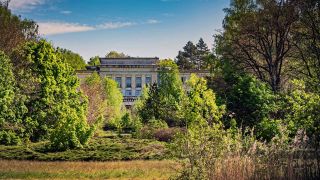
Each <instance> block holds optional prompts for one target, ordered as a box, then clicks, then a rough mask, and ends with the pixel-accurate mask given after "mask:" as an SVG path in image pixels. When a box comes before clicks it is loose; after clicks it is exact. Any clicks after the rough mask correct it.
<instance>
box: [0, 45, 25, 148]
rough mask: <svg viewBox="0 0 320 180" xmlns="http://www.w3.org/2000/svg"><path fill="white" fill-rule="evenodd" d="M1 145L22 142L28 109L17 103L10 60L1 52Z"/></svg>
mask: <svg viewBox="0 0 320 180" xmlns="http://www.w3.org/2000/svg"><path fill="white" fill-rule="evenodd" d="M0 64H1V66H0V72H1V73H0V144H5V145H14V144H18V143H19V142H20V137H22V136H21V134H19V133H20V132H21V130H22V131H23V127H21V124H22V118H21V115H23V113H26V107H25V106H23V105H21V106H19V105H20V104H18V103H17V101H18V98H17V97H16V95H15V89H16V87H15V79H14V74H13V72H12V64H11V62H10V59H9V58H8V57H7V56H6V55H5V54H4V53H3V52H1V51H0Z"/></svg>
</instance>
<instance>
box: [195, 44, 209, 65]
mask: <svg viewBox="0 0 320 180" xmlns="http://www.w3.org/2000/svg"><path fill="white" fill-rule="evenodd" d="M196 46H197V52H198V58H197V61H196V67H197V69H206V68H208V67H207V64H208V61H207V60H208V56H209V54H210V50H209V48H208V45H207V44H206V43H205V42H204V41H203V39H202V38H200V40H199V42H198V44H197V45H196Z"/></svg>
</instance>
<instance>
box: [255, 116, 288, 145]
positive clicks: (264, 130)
mask: <svg viewBox="0 0 320 180" xmlns="http://www.w3.org/2000/svg"><path fill="white" fill-rule="evenodd" d="M281 128H282V124H281V120H273V119H270V120H269V119H263V120H262V121H261V122H260V123H259V124H258V128H257V136H258V137H259V138H262V139H263V140H267V141H270V140H271V139H272V138H273V137H276V136H279V135H280V132H281Z"/></svg>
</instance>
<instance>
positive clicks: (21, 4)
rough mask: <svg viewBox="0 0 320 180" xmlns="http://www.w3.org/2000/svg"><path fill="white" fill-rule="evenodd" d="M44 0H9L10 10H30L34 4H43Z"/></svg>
mask: <svg viewBox="0 0 320 180" xmlns="http://www.w3.org/2000/svg"><path fill="white" fill-rule="evenodd" d="M44 1H45V0H11V1H10V4H9V7H10V8H11V9H12V10H30V9H33V8H34V7H35V6H37V5H40V4H43V3H44Z"/></svg>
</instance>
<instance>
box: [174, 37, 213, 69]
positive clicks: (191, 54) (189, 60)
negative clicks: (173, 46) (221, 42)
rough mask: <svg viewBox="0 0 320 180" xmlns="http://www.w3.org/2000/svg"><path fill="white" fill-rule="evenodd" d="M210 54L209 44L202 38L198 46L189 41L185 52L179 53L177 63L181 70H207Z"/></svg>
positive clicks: (184, 48)
mask: <svg viewBox="0 0 320 180" xmlns="http://www.w3.org/2000/svg"><path fill="white" fill-rule="evenodd" d="M209 54H210V50H209V48H208V46H207V44H206V43H205V42H204V41H203V39H202V38H200V40H199V42H198V44H196V45H194V44H193V42H191V41H189V42H188V43H187V44H186V45H185V46H184V47H183V51H179V54H178V56H177V57H176V62H177V65H178V66H179V68H180V69H198V70H199V69H206V68H208V61H207V57H208V56H209Z"/></svg>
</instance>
